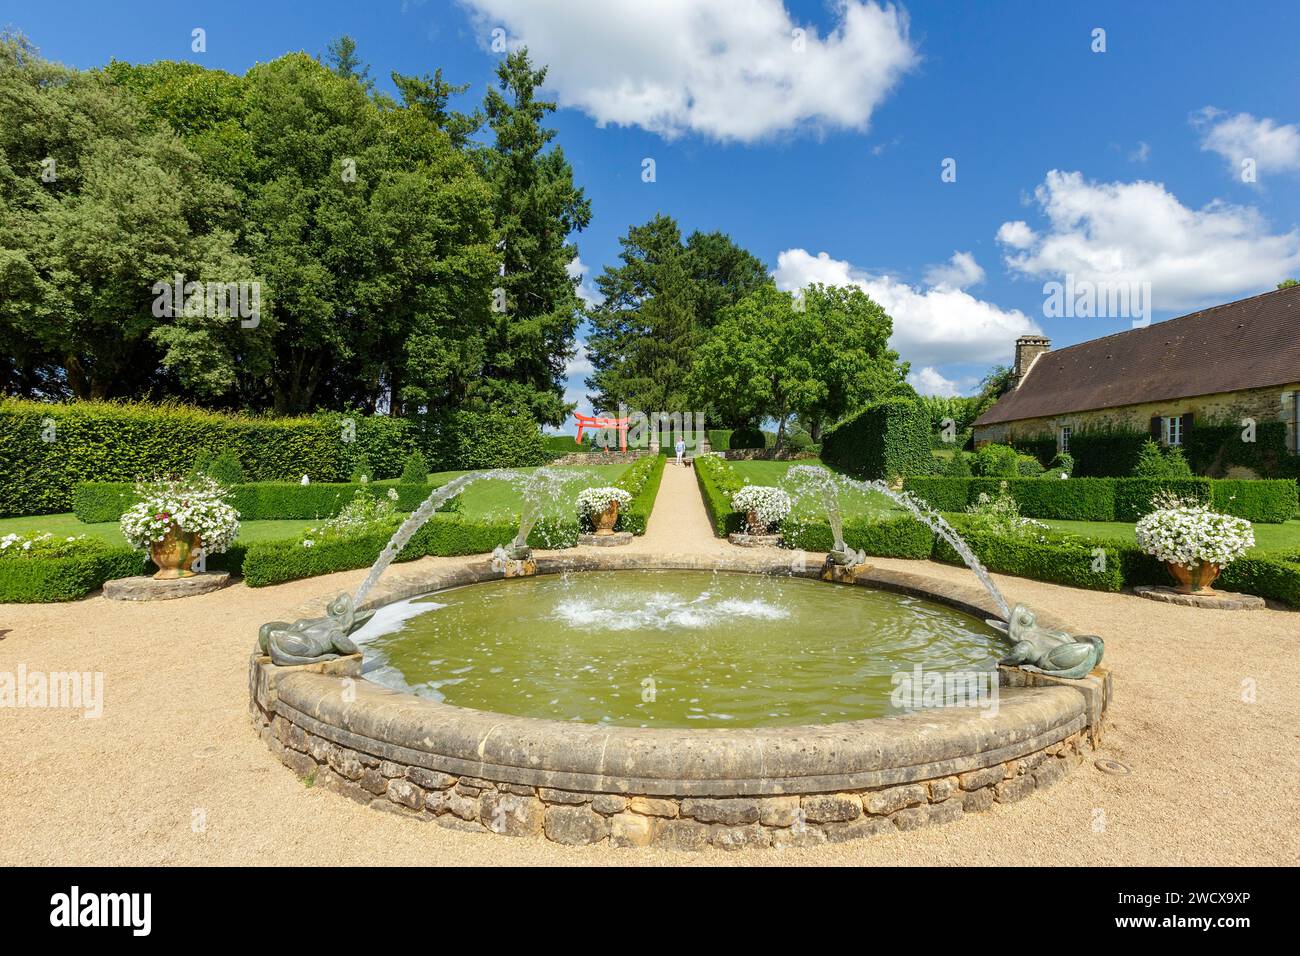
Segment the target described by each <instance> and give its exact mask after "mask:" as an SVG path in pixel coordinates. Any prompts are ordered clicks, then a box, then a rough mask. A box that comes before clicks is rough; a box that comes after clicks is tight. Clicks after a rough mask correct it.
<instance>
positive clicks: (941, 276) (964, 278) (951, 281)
mask: <svg viewBox="0 0 1300 956" xmlns="http://www.w3.org/2000/svg"><path fill="white" fill-rule="evenodd" d="M925 281H926V284H927V285H931V286H934V287H936V288H940V289H964V288H966V287H967V286H972V285H979V283H981V282H983V281H984V270H983V268H981V267H980V264H979V263H978V262H976V261H975V257H974V256H973V255H971V254H970V253H969V252H954V253H953V254H952V258H951V259H949V260H948V261H947V262H945V263H944V264H943V265H940V266H931V267H930V268H929V269H928V270H926V273H925Z"/></svg>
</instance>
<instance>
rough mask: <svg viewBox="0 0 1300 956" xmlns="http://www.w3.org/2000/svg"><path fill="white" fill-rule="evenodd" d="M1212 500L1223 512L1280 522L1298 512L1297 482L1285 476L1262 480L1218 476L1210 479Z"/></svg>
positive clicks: (1217, 509)
mask: <svg viewBox="0 0 1300 956" xmlns="http://www.w3.org/2000/svg"><path fill="white" fill-rule="evenodd" d="M1210 504H1211V506H1212V507H1213V508H1214V510H1215V511H1219V512H1222V513H1223V514H1229V515H1236V516H1237V517H1238V518H1249V519H1250V520H1251V521H1262V522H1266V523H1275V522H1276V523H1281V522H1283V521H1288V520H1290V519H1291V518H1292V517H1294V516H1295V513H1296V483H1295V482H1294V481H1291V480H1289V479H1285V478H1279V479H1267V480H1263V481H1245V480H1241V479H1230V478H1220V479H1215V480H1213V481H1211V482H1210Z"/></svg>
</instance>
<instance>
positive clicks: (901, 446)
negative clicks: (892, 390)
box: [821, 398, 934, 479]
mask: <svg viewBox="0 0 1300 956" xmlns="http://www.w3.org/2000/svg"><path fill="white" fill-rule="evenodd" d="M821 457H822V461H824V462H826V464H828V465H831V466H833V467H835V468H838V469H840V470H841V471H843V472H846V473H847V474H850V475H852V476H853V477H855V478H884V479H892V478H895V477H897V476H898V475H910V474H917V473H921V474H925V473H926V472H928V471H930V470H931V469H932V468H933V467H934V464H933V458H932V456H931V455H930V416H929V415H928V414H927V412H926V411H925V409H924V408H922V407H921V405H920V404H919V403H918V402H912V401H908V400H907V399H902V398H896V399H888V400H886V401H883V402H878V403H877V404H875V405H868V406H867V407H866V408H864V409H863V410H862V411H860V412H858V413H857V414H856V415H854V416H853V417H852V418H847V419H845V420H844V421H842V422H840V423H839V424H838V425H836V426H835V427H834V428H832V429H830V430H829V431H827V432H826V434H825V435H823V436H822V450H821Z"/></svg>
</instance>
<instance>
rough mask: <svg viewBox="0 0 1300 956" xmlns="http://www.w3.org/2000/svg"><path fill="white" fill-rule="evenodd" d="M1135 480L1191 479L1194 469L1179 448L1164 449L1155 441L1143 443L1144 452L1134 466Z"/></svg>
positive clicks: (1139, 455) (1148, 440)
mask: <svg viewBox="0 0 1300 956" xmlns="http://www.w3.org/2000/svg"><path fill="white" fill-rule="evenodd" d="M1132 477H1134V478H1191V477H1192V469H1191V466H1189V465H1188V464H1187V459H1186V458H1184V457H1183V450H1182V449H1181V448H1178V447H1177V446H1175V447H1173V448H1169V449H1162V448H1161V447H1160V446H1159V445H1157V444H1156V443H1155V442H1154V441H1151V440H1150V439H1147V440H1146V441H1145V442H1143V443H1142V451H1141V452H1140V453H1139V454H1138V460H1137V462H1136V464H1134V466H1133V475H1132Z"/></svg>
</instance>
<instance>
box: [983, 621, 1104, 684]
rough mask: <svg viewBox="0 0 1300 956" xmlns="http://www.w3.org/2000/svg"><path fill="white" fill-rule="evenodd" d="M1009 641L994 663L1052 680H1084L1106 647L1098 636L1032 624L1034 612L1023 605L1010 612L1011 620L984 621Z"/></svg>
mask: <svg viewBox="0 0 1300 956" xmlns="http://www.w3.org/2000/svg"><path fill="white" fill-rule="evenodd" d="M987 623H988V624H989V625H991V626H992V627H995V628H997V629H998V630H999V631H1002V632H1003V633H1005V634H1006V635H1007V636H1008V637H1009V638H1010V639H1011V653H1010V654H1008V655H1007V656H1006V657H1004V658H1002V659H1001V660H1000V661H998V663H999V664H1008V665H1012V666H1016V667H1022V668H1024V669H1025V670H1028V671H1038V672H1040V673H1043V674H1048V675H1050V676H1052V677H1065V678H1070V679H1072V680H1077V679H1078V678H1080V677H1086V676H1088V674H1089V673H1091V672H1092V669H1093V668H1094V667H1096V666H1097V665H1098V664H1100V663H1101V656H1102V654H1103V653H1104V652H1105V650H1106V645H1105V643H1104V642H1103V641H1102V639H1101V638H1100V637H1097V636H1096V635H1093V634H1085V635H1081V636H1079V637H1074V636H1072V635H1070V634H1066V633H1065V632H1064V631H1053V630H1050V629H1048V628H1045V627H1039V626H1038V625H1037V624H1036V623H1035V619H1034V612H1033V611H1031V610H1029V608H1027V607H1025V606H1024V605H1023V604H1017V605H1016V606H1015V608H1013V609H1012V611H1011V619H1010V621H1008V623H1006V624H1003V623H1002V622H1001V621H994V620H990V621H988V622H987Z"/></svg>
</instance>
